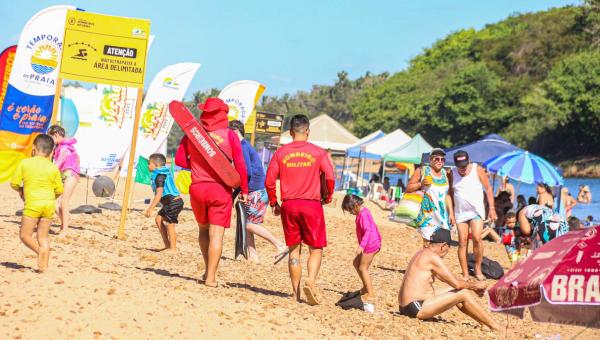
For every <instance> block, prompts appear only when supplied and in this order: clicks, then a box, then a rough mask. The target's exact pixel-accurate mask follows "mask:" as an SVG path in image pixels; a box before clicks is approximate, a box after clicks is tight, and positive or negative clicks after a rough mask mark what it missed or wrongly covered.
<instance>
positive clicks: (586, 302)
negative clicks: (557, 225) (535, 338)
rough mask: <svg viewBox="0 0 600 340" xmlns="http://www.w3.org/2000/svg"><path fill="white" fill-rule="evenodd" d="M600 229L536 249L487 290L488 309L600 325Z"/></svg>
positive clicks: (570, 235)
mask: <svg viewBox="0 0 600 340" xmlns="http://www.w3.org/2000/svg"><path fill="white" fill-rule="evenodd" d="M599 264H600V227H593V228H588V229H582V230H575V231H571V232H569V233H567V234H565V235H563V236H561V237H557V238H555V239H553V240H552V241H550V242H548V243H546V244H545V245H543V246H542V247H540V248H538V249H536V250H535V251H534V252H533V254H531V255H530V256H529V257H528V258H527V259H525V260H524V261H523V262H521V263H519V264H517V265H516V266H515V267H514V268H513V269H511V270H510V271H509V272H508V273H506V275H505V276H504V277H502V278H501V279H500V280H499V281H498V282H496V284H495V285H494V286H493V287H492V288H490V289H489V291H488V293H489V302H490V308H491V309H492V311H494V312H503V313H507V314H511V315H515V316H519V317H521V318H523V316H524V313H525V308H527V307H529V311H530V312H531V318H532V319H533V320H535V321H540V322H553V323H562V324H573V325H580V326H587V327H594V328H600V265H599Z"/></svg>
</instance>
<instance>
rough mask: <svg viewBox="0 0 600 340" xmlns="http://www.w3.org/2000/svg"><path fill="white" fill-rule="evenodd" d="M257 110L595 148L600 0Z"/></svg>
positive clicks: (518, 19) (364, 129) (550, 151)
mask: <svg viewBox="0 0 600 340" xmlns="http://www.w3.org/2000/svg"><path fill="white" fill-rule="evenodd" d="M209 92H212V94H213V95H214V94H216V93H217V91H216V90H214V89H213V90H211V91H209ZM209 92H198V93H196V94H195V96H194V100H193V102H190V103H189V104H190V106H192V105H193V104H196V103H197V102H198V101H200V100H201V99H203V98H204V97H206V96H207V95H209V94H210V93H209ZM193 106H195V105H193ZM259 110H264V111H269V112H276V113H282V114H286V115H287V116H288V117H289V116H291V115H292V114H297V113H302V114H306V115H308V116H309V117H314V116H317V115H320V114H323V113H326V114H328V115H330V116H332V117H333V118H334V119H336V120H338V121H339V122H341V123H342V124H344V125H345V126H346V127H348V128H350V129H352V130H353V131H354V132H355V133H356V134H357V135H359V136H364V135H366V134H368V133H370V132H372V131H374V130H377V129H382V130H384V131H386V132H390V131H393V130H394V129H397V128H401V129H403V130H404V131H406V132H407V133H409V134H411V135H414V134H416V133H421V134H422V135H423V136H424V137H425V138H426V139H427V140H428V141H429V142H430V143H431V144H432V145H436V146H442V147H449V146H453V145H457V144H462V143H466V142H471V141H473V140H476V139H478V138H480V137H481V136H483V135H485V134H488V133H500V134H501V135H503V136H504V137H506V138H507V139H509V141H511V142H513V143H515V144H517V145H519V146H521V147H524V148H527V149H529V150H532V151H534V152H537V153H539V154H541V155H543V156H546V157H549V158H550V159H553V160H560V159H571V158H575V157H576V156H581V155H598V154H599V153H600V134H599V133H598V131H600V0H586V1H584V2H583V4H582V5H581V6H569V7H564V8H556V9H550V10H547V11H543V12H538V13H527V14H519V15H513V16H511V17H509V18H507V19H506V20H503V21H501V22H499V23H495V24H490V25H487V26H486V27H484V28H483V29H481V30H474V29H464V30H460V31H458V32H454V33H452V34H450V35H448V36H446V37H445V38H443V39H441V40H439V41H437V42H436V43H434V44H433V45H432V46H431V47H429V48H427V49H425V50H424V51H423V52H422V53H421V54H419V55H418V56H416V57H415V58H413V59H412V60H411V61H410V64H409V66H408V67H407V69H406V70H403V71H401V72H398V73H395V74H393V75H390V74H387V73H384V74H378V75H373V74H370V73H367V74H365V75H364V76H362V77H360V78H358V79H356V80H350V79H349V78H348V74H347V73H346V72H344V71H342V72H339V73H338V75H337V80H336V82H335V83H334V84H333V85H331V86H323V85H315V86H313V88H312V89H311V90H310V91H308V92H306V91H299V92H297V93H296V94H294V95H290V94H285V95H283V96H265V97H263V98H262V100H261V102H260V105H259ZM180 134H181V132H180V131H177V129H174V131H173V133H172V136H170V138H171V139H173V140H175V139H178V137H179V136H180ZM171 142H172V141H171V140H170V143H171Z"/></svg>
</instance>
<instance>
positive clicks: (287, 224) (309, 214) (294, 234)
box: [281, 200, 327, 248]
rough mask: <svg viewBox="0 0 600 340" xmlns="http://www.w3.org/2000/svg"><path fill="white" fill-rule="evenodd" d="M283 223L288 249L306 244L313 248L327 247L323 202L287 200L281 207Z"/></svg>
mask: <svg viewBox="0 0 600 340" xmlns="http://www.w3.org/2000/svg"><path fill="white" fill-rule="evenodd" d="M281 222H282V224H283V233H284V235H285V243H286V245H287V246H288V247H291V246H294V245H297V244H299V243H300V242H304V243H305V244H307V245H309V246H311V247H313V248H323V247H326V246H327V235H326V232H325V216H324V214H323V206H322V205H321V202H319V201H314V200H287V201H284V202H283V204H282V205H281Z"/></svg>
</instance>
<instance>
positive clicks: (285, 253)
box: [273, 247, 290, 264]
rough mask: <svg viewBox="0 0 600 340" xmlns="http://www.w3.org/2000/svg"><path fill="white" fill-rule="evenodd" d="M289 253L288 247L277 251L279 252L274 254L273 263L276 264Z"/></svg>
mask: <svg viewBox="0 0 600 340" xmlns="http://www.w3.org/2000/svg"><path fill="white" fill-rule="evenodd" d="M289 253H290V248H287V247H286V248H285V249H284V250H283V251H281V252H279V254H277V255H275V262H273V264H278V263H279V262H281V260H283V259H284V258H285V257H286V256H287V255H288V254H289Z"/></svg>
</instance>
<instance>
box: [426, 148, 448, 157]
mask: <svg viewBox="0 0 600 340" xmlns="http://www.w3.org/2000/svg"><path fill="white" fill-rule="evenodd" d="M429 155H431V156H446V151H444V149H441V148H434V149H433V150H431V153H430V154H429Z"/></svg>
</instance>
